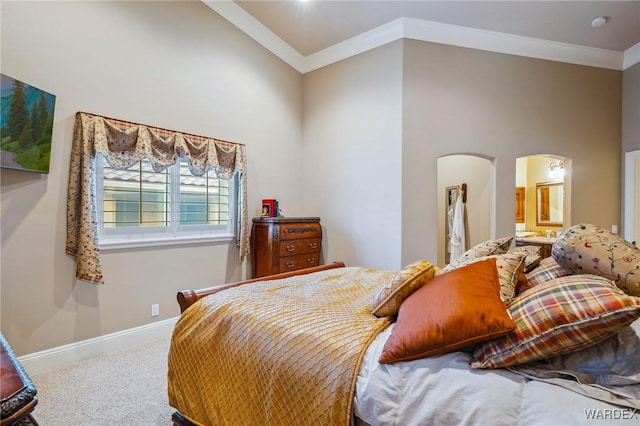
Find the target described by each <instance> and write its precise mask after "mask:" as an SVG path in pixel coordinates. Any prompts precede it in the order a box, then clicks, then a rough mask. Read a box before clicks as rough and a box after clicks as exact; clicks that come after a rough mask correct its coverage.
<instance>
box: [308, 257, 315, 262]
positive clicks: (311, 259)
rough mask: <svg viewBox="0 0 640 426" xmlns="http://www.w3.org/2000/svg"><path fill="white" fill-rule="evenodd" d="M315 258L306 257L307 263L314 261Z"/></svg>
mask: <svg viewBox="0 0 640 426" xmlns="http://www.w3.org/2000/svg"><path fill="white" fill-rule="evenodd" d="M315 261H316V260H315V259H314V258H313V257H310V258H308V259H307V263H314V262H315Z"/></svg>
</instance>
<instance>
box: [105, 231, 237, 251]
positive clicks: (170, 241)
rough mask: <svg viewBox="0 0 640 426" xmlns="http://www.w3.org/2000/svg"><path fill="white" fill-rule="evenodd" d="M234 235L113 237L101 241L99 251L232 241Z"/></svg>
mask: <svg viewBox="0 0 640 426" xmlns="http://www.w3.org/2000/svg"><path fill="white" fill-rule="evenodd" d="M234 240H235V236H234V235H229V234H225V235H206V236H197V237H194V236H182V237H161V238H148V239H131V240H127V239H115V238H111V239H109V240H108V241H101V242H100V243H99V245H100V251H103V252H105V251H112V250H122V249H133V248H145V247H168V246H181V245H195V244H202V243H219V242H229V241H234Z"/></svg>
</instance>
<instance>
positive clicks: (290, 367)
mask: <svg viewBox="0 0 640 426" xmlns="http://www.w3.org/2000/svg"><path fill="white" fill-rule="evenodd" d="M394 275H395V272H391V271H379V270H372V269H365V268H356V267H346V268H338V269H331V270H327V271H322V272H316V273H313V274H308V275H301V276H296V277H291V278H287V279H283V280H276V281H265V282H259V283H252V284H245V285H242V286H239V287H235V288H231V289H228V290H224V291H222V292H220V293H216V294H213V295H210V296H207V297H205V298H203V299H201V300H200V301H198V302H197V303H195V304H194V305H193V306H191V307H190V308H189V309H187V310H186V311H185V312H184V313H183V314H182V316H181V318H180V319H179V321H178V323H177V324H176V327H175V330H174V333H173V338H172V342H171V349H170V352H169V374H168V393H169V403H170V404H171V406H172V407H174V408H176V409H177V410H178V411H180V413H181V414H183V415H184V416H185V417H186V418H188V419H189V420H190V421H192V422H193V423H195V424H198V425H207V426H209V425H233V426H240V425H252V426H253V425H314V426H328V425H349V424H351V422H352V411H353V406H352V404H353V397H354V393H355V381H356V377H357V375H358V371H359V369H360V364H361V362H362V357H363V356H364V352H365V350H366V348H367V346H368V345H369V343H370V342H371V340H372V339H373V338H374V337H375V336H376V334H377V333H378V332H379V331H380V330H382V329H383V328H384V327H385V326H386V325H387V324H388V320H387V319H385V318H377V317H375V316H374V315H372V314H371V313H370V300H371V297H372V295H373V293H374V292H375V291H376V290H377V289H378V287H379V286H380V285H382V284H383V283H384V282H386V281H388V280H390V279H391V278H393V276H394Z"/></svg>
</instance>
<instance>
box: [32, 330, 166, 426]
mask: <svg viewBox="0 0 640 426" xmlns="http://www.w3.org/2000/svg"><path fill="white" fill-rule="evenodd" d="M169 343H170V338H169V337H167V338H163V339H160V340H157V341H154V342H150V343H145V344H142V345H138V346H135V347H133V348H131V349H127V350H123V351H119V352H114V353H112V354H109V355H104V356H100V357H95V358H91V359H88V360H85V361H81V362H78V363H75V364H72V365H70V366H67V367H64V368H62V369H59V370H54V371H50V372H45V373H41V374H36V375H33V376H31V380H32V381H33V383H34V385H35V386H36V389H37V390H38V405H36V407H35V409H34V411H33V416H34V418H35V419H36V421H37V422H38V423H39V424H40V425H41V426H68V425H74V426H114V425H118V426H120V425H122V426H161V425H166V426H170V425H172V421H171V414H172V413H173V412H174V411H175V410H174V409H172V408H171V407H170V406H169V403H168V401H167V354H168V352H169Z"/></svg>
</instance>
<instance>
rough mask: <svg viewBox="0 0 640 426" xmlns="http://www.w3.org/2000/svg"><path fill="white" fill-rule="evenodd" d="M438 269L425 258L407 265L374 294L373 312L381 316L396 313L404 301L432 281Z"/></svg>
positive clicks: (372, 301)
mask: <svg viewBox="0 0 640 426" xmlns="http://www.w3.org/2000/svg"><path fill="white" fill-rule="evenodd" d="M438 270H439V268H438V267H436V266H434V265H432V264H431V263H429V262H427V261H424V260H419V261H417V262H413V263H410V264H409V265H407V266H405V267H404V269H402V271H400V272H398V273H397V274H396V275H395V276H394V277H393V278H392V279H391V281H389V282H387V283H385V284H383V285H382V286H381V287H380V288H379V289H378V291H376V293H375V294H374V295H373V299H372V300H371V313H372V314H373V315H376V316H379V317H384V316H389V315H396V314H397V313H398V309H399V308H400V305H401V304H402V302H403V301H404V300H405V299H406V298H407V297H409V296H411V294H413V292H415V291H416V290H417V289H419V288H420V287H422V286H423V285H425V284H426V283H428V282H429V281H431V279H432V278H433V277H434V276H435V274H436V272H437V271H438Z"/></svg>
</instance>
